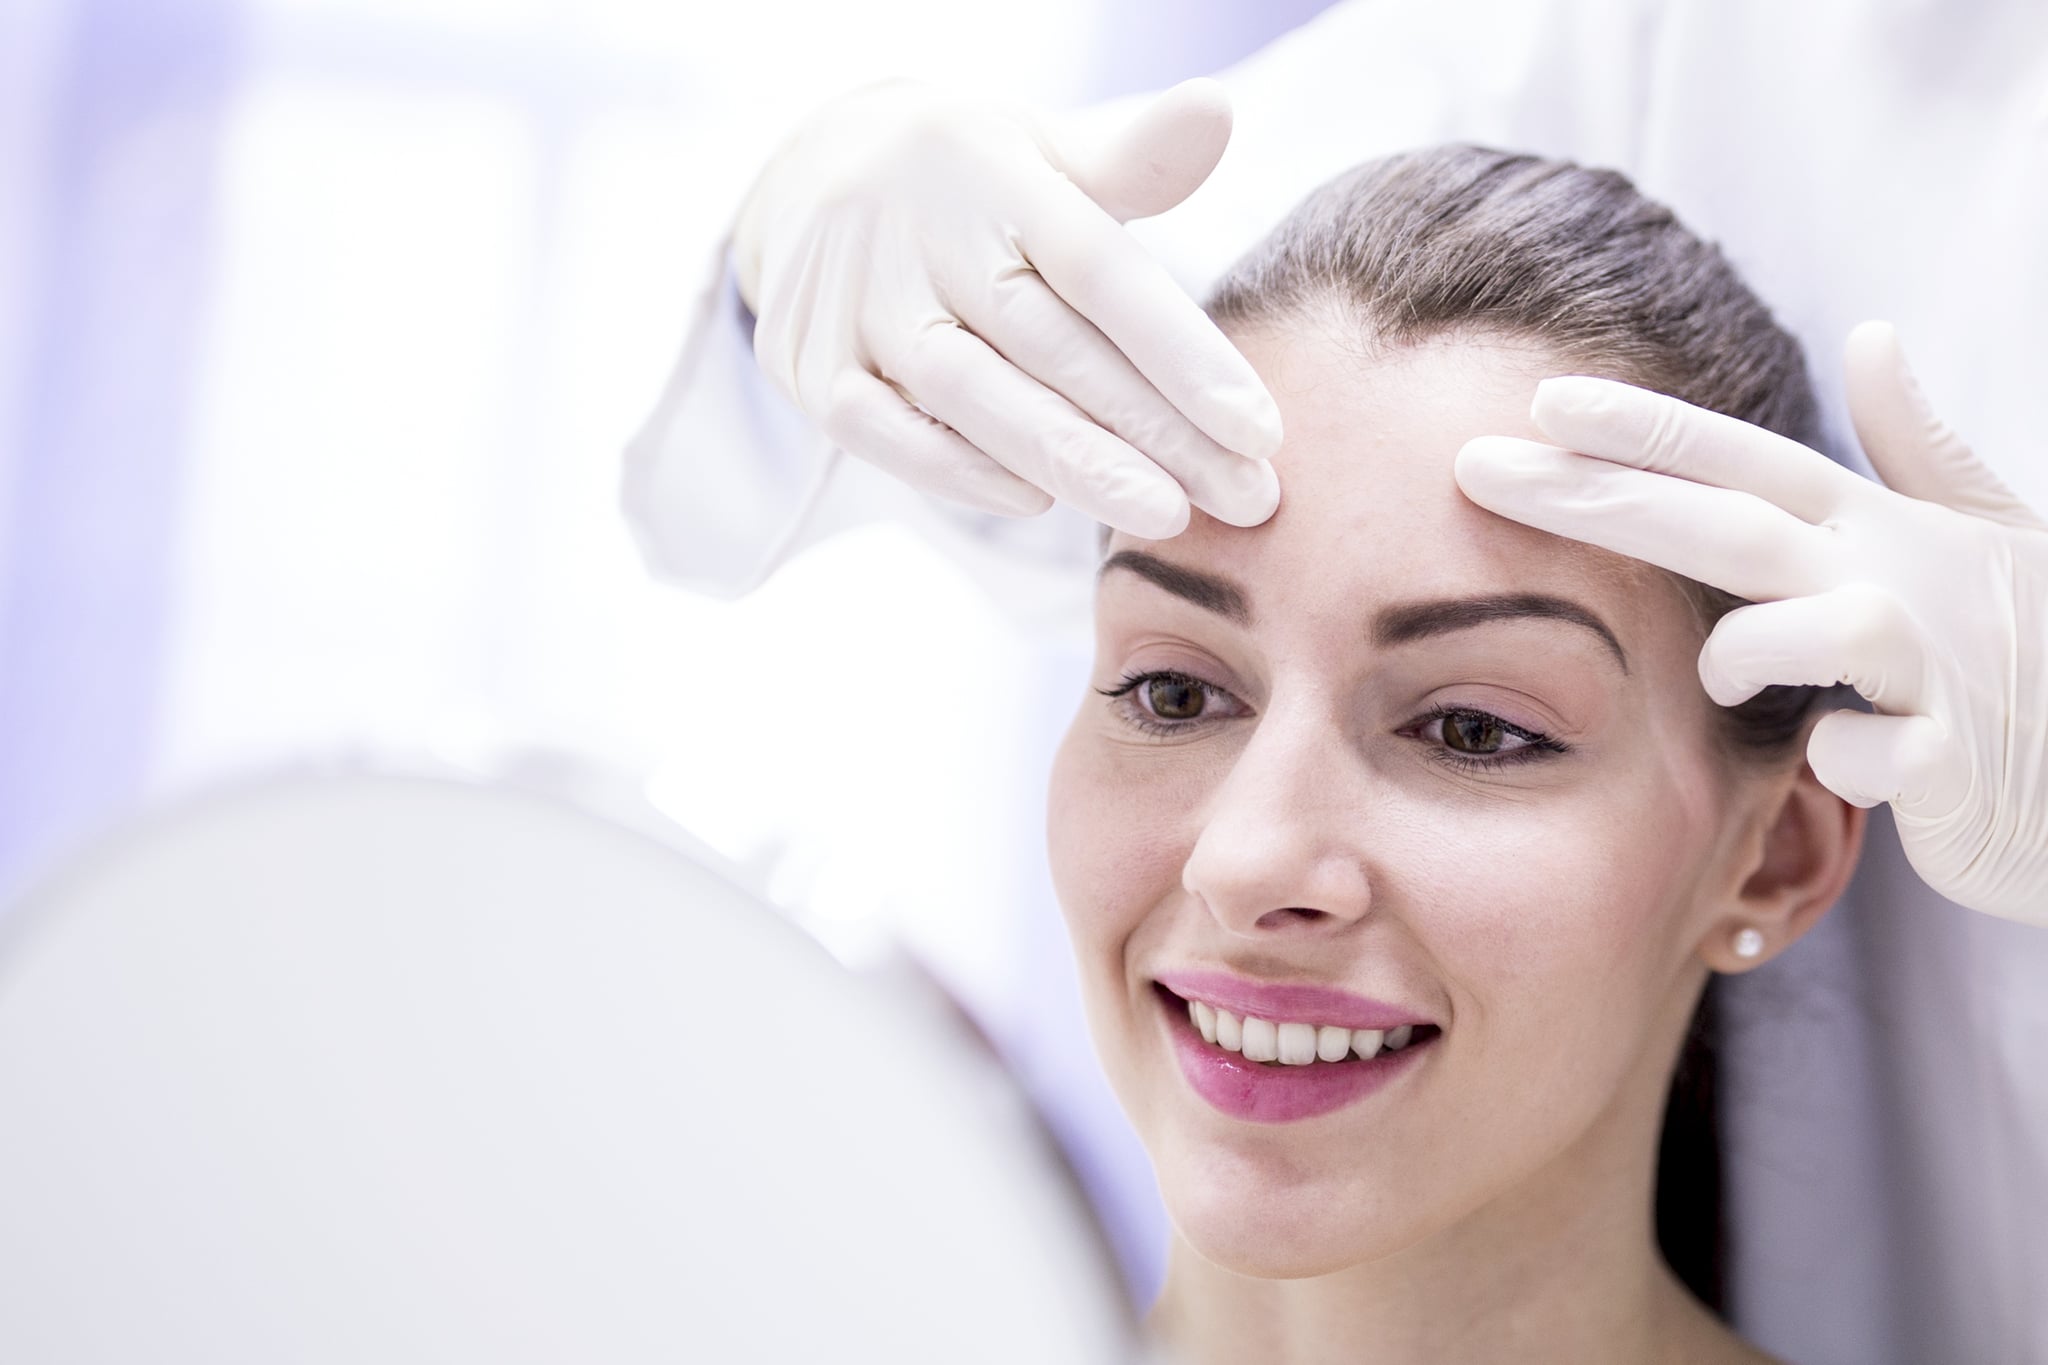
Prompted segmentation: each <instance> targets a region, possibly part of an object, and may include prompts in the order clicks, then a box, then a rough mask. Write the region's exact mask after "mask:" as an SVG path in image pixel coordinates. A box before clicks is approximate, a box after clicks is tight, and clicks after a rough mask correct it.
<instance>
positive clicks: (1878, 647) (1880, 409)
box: [1457, 322, 2048, 924]
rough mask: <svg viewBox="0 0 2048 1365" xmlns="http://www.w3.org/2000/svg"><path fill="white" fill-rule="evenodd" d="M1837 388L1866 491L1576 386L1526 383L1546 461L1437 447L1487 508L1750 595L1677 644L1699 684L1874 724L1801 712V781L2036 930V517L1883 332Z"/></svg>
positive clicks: (1648, 399)
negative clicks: (1805, 720)
mask: <svg viewBox="0 0 2048 1365" xmlns="http://www.w3.org/2000/svg"><path fill="white" fill-rule="evenodd" d="M1847 379H1848V392H1849V407H1850V413H1851V416H1852V418H1853V420H1854V421H1855V424H1856V434H1857V436H1858V438H1859V439H1860V440H1861V441H1862V443H1863V448H1864V450H1865V452H1866V453H1867V454H1868V455H1869V457H1870V462H1871V465H1872V467H1874V468H1875V469H1876V470H1877V472H1878V474H1879V476H1880V477H1881V478H1883V480H1884V481H1885V483H1886V484H1889V485H1890V487H1889V488H1887V487H1883V486H1880V485H1878V484H1875V483H1872V482H1870V481H1868V480H1865V479H1863V478H1860V477H1858V476H1857V475H1855V474H1854V473H1852V472H1850V471H1849V470H1847V469H1844V468H1843V467H1841V466H1840V465H1837V464H1835V463H1834V462H1832V461H1830V460H1828V459H1827V458H1826V457H1824V456H1822V455H1820V454H1819V453H1818V452H1816V451H1812V450H1809V449H1807V448H1806V447H1805V446H1802V445H1800V444H1798V443H1797V442H1795V441H1791V440H1787V439H1785V438H1784V437H1781V436H1776V435H1773V434H1772V433H1770V432H1767V431H1764V430H1762V429H1760V428H1758V427H1754V426H1750V425H1748V424H1747V423H1744V422H1739V421H1736V420H1734V419H1733V418H1729V417H1724V416H1721V415H1719V414H1717V413H1711V412H1706V411H1703V410H1701V409H1699V408H1695V407H1692V406H1690V405H1688V404H1685V403H1681V402H1679V401H1678V400H1676V399H1673V398H1667V397H1664V396H1662V395H1660V394H1654V393H1650V392H1648V391H1646V390H1642V389H1636V388H1631V387H1629V386H1628V385H1625V384H1617V383H1613V382H1611V381H1608V380H1600V379H1588V378H1583V377H1566V378H1558V379H1549V380H1545V381H1544V382H1543V384H1542V385H1541V386H1539V388H1538V389H1537V394H1536V400H1535V403H1534V405H1533V407H1532V409H1531V415H1532V416H1533V418H1534V419H1535V422H1536V425H1537V426H1538V427H1539V428H1540V429H1541V430H1542V431H1543V433H1544V435H1545V436H1547V437H1549V438H1550V439H1551V440H1552V441H1555V442H1557V445H1558V446H1561V447H1569V449H1568V450H1567V449H1559V448H1557V447H1553V446H1547V445H1541V444H1538V443H1535V442H1530V441H1520V440H1514V439H1510V438H1506V437H1494V436H1489V437H1482V438H1480V439H1479V440H1476V441H1473V442H1471V443H1470V444H1468V445H1467V446H1466V447H1465V448H1464V449H1463V450H1461V451H1460V452H1459V453H1458V459H1457V479H1458V483H1459V486H1460V487H1462V488H1463V489H1464V490H1465V493H1466V495H1467V496H1468V497H1470V498H1471V499H1472V500H1473V501H1474V502H1477V503H1478V504H1480V505H1481V506H1482V507H1487V508H1490V509H1491V510H1493V511H1495V512H1498V513H1500V514H1501V515H1502V516H1507V517H1512V518H1514V519H1515V520H1517V521H1521V522H1526V523H1528V524H1529V525H1531V526H1535V527H1539V528H1541V529H1543V530H1545V531H1552V532H1555V533H1556V534H1558V535H1563V536H1570V537H1572V538H1573V539H1575V540H1583V541H1587V542H1590V543H1591V544H1594V545H1599V546H1603V547H1605V548H1607V549H1609V550H1615V551H1618V552H1619V553H1621V554H1625V555H1632V556H1634V557H1635V558H1637V559H1643V560H1647V561H1649V562H1650V563H1652V564H1657V565H1661V566H1662V567H1664V568H1667V569H1671V570H1674V571H1675V572H1678V573H1681V574H1684V575H1685V576H1687V577H1688V578H1694V579H1698V580H1699V581H1701V582H1704V583H1710V584H1712V585H1714V586H1715V587H1719V588H1722V589H1725V590H1727V591H1728V592H1732V593H1734V594H1736V595H1737V596H1739V597H1745V598H1749V599H1751V600H1752V601H1754V602H1756V603H1757V604H1758V605H1755V606H1745V607H1740V608H1737V609H1736V610H1735V611H1732V612H1730V613H1729V614H1728V615H1727V616H1726V617H1724V618H1723V619H1722V620H1721V622H1720V623H1719V624H1718V625H1717V626H1716V627H1715V628H1714V631H1713V633H1712V634H1711V635H1710V636H1709V637H1708V639H1707V642H1706V646H1705V648H1704V649H1702V650H1701V651H1700V659H1699V669H1700V681H1701V682H1702V683H1704V684H1705V685H1706V689H1707V692H1708V694H1709V695H1710V696H1712V697H1713V699H1714V700H1715V701H1717V702H1719V703H1721V704H1722V705H1724V706H1733V705H1735V704H1737V703H1739V702H1742V701H1744V700H1746V699H1747V698H1749V697H1751V696H1754V695H1755V694H1756V693H1757V692H1758V691H1759V690H1761V689H1762V688H1764V687H1766V686H1768V685H1772V684H1829V683H1837V682H1845V683H1849V684H1851V685H1852V686H1854V687H1855V688H1856V690H1857V691H1858V692H1860V693H1862V694H1863V695H1864V696H1865V697H1867V698H1868V699H1869V700H1870V702H1871V704H1872V705H1873V707H1874V708H1875V710H1876V714H1869V713H1865V712H1862V711H1854V710H1840V711H1836V712H1834V713H1832V714H1830V715H1828V716H1825V717H1823V718H1822V719H1821V720H1820V722H1819V723H1818V724H1817V725H1816V726H1815V727H1814V730H1813V734H1812V738H1811V740H1810V741H1809V743H1808V745H1807V761H1808V763H1810V764H1811V765H1812V768H1813V772H1814V776H1815V777H1817V778H1819V779H1820V781H1821V782H1822V783H1823V784H1825V785H1826V786H1827V787H1828V789H1829V790H1831V791H1833V792H1835V793H1836V794H1837V795H1839V796H1841V797H1842V798H1843V799H1844V800H1847V801H1851V802H1854V803H1855V804H1857V805H1859V806H1874V805H1876V804H1877V803H1878V802H1880V801H1889V802H1891V803H1892V807H1893V811H1894V813H1895V815H1896V823H1897V826H1898V831H1899V839H1900V842H1901V843H1902V844H1903V845H1904V846H1905V851H1906V856H1907V857H1908V858H1910V859H1911V860H1912V863H1913V867H1914V868H1915V870H1917V871H1918V872H1919V873H1920V875H1921V876H1922V877H1923V878H1925V879H1926V881H1927V884H1928V885H1929V886H1931V887H1933V888H1934V889H1935V890H1936V891H1938V892H1940V893H1941V894H1942V895H1943V896H1946V897H1947V898H1949V899H1950V900H1952V901H1955V902H1957V903H1959V904H1962V905H1966V906H1970V907H1972V908H1974V909H1977V910H1982V911H1985V912H1986V913H1988V914H1993V915H1999V916H2003V917H2005V918H2008V919H2015V920H2022V921H2027V922H2030V923H2034V924H2048V522H2043V520H2042V519H2041V518H2040V517H2039V516H2038V515H2036V514H2035V513H2034V512H2033V511H2031V510H2030V509H2029V508H2028V507H2027V506H2026V505H2025V504H2023V503H2021V502H2020V501H2019V499H2018V498H2016V497H2014V496H2013V494H2012V493H2011V492H2010V491H2009V490H2008V489H2007V488H2006V487H2005V485H2004V484H2002V483H2000V482H1999V480H1998V478H1997V477H1996V476H1995V475H1993V474H1992V473H1991V472H1990V471H1989V470H1988V469H1986V468H1985V467H1984V466H1983V465H1982V464H1979V463H1978V462H1977V459H1976V457H1975V456H1973V455H1972V454H1971V453H1970V450H1969V448H1968V447H1967V446H1965V445H1964V444H1963V442H1962V441H1961V440H1960V439H1958V438H1957V437H1956V435H1955V434H1954V433H1953V432H1951V431H1950V430H1949V429H1948V428H1947V427H1946V426H1945V425H1943V424H1942V422H1941V421H1940V419H1938V418H1937V417H1936V416H1935V415H1934V413H1933V411H1932V410H1931V409H1930V408H1929V407H1928V404H1927V401H1926V399H1925V398H1924V397H1923V396H1922V394H1921V392H1920V388H1919V386H1918V384H1916V383H1915V382H1914V379H1913V376H1912V373H1911V372H1910V371H1909V370H1908V369H1907V367H1906V360H1905V356H1904V354H1903V353H1902V352H1901V351H1900V349H1899V343H1898V338H1897V336H1896V335H1895V334H1894V332H1893V331H1892V328H1891V326H1890V325H1889V324H1887V323H1881V322H1866V323H1864V324H1863V325H1862V326H1860V327H1858V328H1857V329H1856V330H1855V331H1854V332H1853V333H1851V334H1850V337H1849V343H1848V348H1847ZM1572 452H1582V453H1572ZM2042 454H2043V456H2044V458H2048V450H2044V451H2043V452H2042ZM1595 457H1598V458H1595ZM1631 466H1633V467H1631Z"/></svg>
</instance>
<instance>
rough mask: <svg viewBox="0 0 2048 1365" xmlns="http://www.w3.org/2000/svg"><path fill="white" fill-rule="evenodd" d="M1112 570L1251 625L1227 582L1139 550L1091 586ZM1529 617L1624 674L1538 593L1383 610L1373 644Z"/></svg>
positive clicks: (1568, 610)
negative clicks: (1559, 628) (1571, 636)
mask: <svg viewBox="0 0 2048 1365" xmlns="http://www.w3.org/2000/svg"><path fill="white" fill-rule="evenodd" d="M1111 569H1125V570H1128V571H1129V572H1131V573H1134V574H1136V575H1138V576H1139V577H1140V578H1143V579H1147V580H1149V581H1150V582H1152V583H1155V584H1157V585H1158V586H1159V587H1162V588H1164V589H1165V590H1166V591H1168V592H1170V593H1172V594H1173V595H1174V596H1175V597H1179V598H1183V599H1185V600H1186V601H1189V602H1192V603H1194V604H1195V605H1196V606H1198V607H1201V608H1202V609H1204V610H1205V611H1211V612H1214V613H1215V614H1216V615H1218V616H1221V617H1222V618H1223V619H1224V620H1226V621H1229V622H1231V623H1232V624H1234V625H1238V626H1246V627H1248V626H1250V625H1251V624H1252V620H1253V617H1252V607H1251V599H1250V598H1249V597H1247V596H1246V595H1245V591H1244V589H1242V588H1240V587H1238V586H1237V584H1235V583H1233V582H1231V581H1230V580H1229V579H1227V578H1219V577H1217V576H1216V575H1214V574H1207V573H1203V572H1202V571H1201V570H1199V569H1190V568H1188V567H1187V566H1185V565H1182V564H1173V563H1170V562H1168V561H1167V560H1164V559H1161V558H1159V557H1158V556H1157V555H1150V554H1146V553H1145V552H1144V551H1143V550H1119V551H1117V552H1116V553H1115V554H1113V555H1111V556H1110V557H1109V558H1108V559H1106V560H1104V561H1103V562H1102V567H1101V568H1100V569H1099V570H1097V571H1096V575H1095V578H1096V581H1097V582H1098V583H1099V582H1101V581H1102V579H1103V577H1104V576H1105V575H1106V574H1108V573H1109V571H1110V570H1111ZM1530 618H1535V619H1539V620H1550V621H1563V622H1565V623H1567V624H1568V625H1574V626H1578V627H1580V628H1582V629H1584V630H1589V631H1591V632H1592V633H1593V634H1595V635H1597V636H1599V637H1600V642H1601V643H1602V644H1604V645H1606V646H1607V648H1608V651H1609V652H1610V653H1612V654H1613V655H1614V660H1615V662H1616V663H1618V664H1620V665H1621V671H1622V672H1624V673H1626V672H1628V671H1629V667H1628V651H1627V650H1625V649H1623V648H1622V647H1621V641H1620V640H1619V639H1617V638H1616V637H1615V634H1614V632H1613V631H1612V630H1611V629H1609V628H1608V625H1607V623H1606V622H1605V621H1603V620H1601V619H1600V618H1599V617H1598V616H1596V615H1594V614H1593V613H1592V612H1591V611H1589V610H1587V609H1586V608H1585V607H1582V606H1580V605H1579V604H1578V603H1577V602H1574V601H1572V600H1570V599H1569V598H1564V597H1552V596H1551V595H1549V594H1548V593H1540V592H1508V593H1487V594H1482V595H1480V596H1476V597H1446V598H1439V599H1436V600H1433V601H1427V602H1408V603H1403V604H1401V605H1399V606H1393V607H1382V608H1381V609H1380V610H1379V611H1378V612H1376V613H1375V614H1374V615H1373V618H1372V641H1373V643H1374V644H1376V645H1380V646H1383V647H1384V646H1391V645H1405V644H1411V643H1413V642H1414V641H1417V640H1423V639H1427V638H1429V637H1430V636H1433V635H1446V634H1449V633H1451V632H1452V631H1459V630H1469V629H1471V628H1472V627H1474V626H1483V625H1487V624H1489V623H1491V622H1494V621H1516V620H1526V619H1530Z"/></svg>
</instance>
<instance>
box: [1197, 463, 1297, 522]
mask: <svg viewBox="0 0 2048 1365" xmlns="http://www.w3.org/2000/svg"><path fill="white" fill-rule="evenodd" d="M1231 478H1232V481H1233V483H1235V484H1236V487H1234V488H1232V489H1231V490H1230V492H1229V493H1228V495H1227V496H1226V497H1225V499H1224V500H1223V501H1221V502H1217V501H1216V500H1215V498H1214V497H1213V496H1212V497H1211V499H1210V501H1211V502H1215V505H1214V506H1211V505H1210V504H1209V503H1203V504H1201V507H1202V510H1203V511H1204V512H1207V513H1208V514H1209V515H1210V516H1212V517H1214V518H1215V519H1216V520H1218V521H1220V522H1222V523H1223V524H1224V525H1226V526H1260V525H1263V524H1265V523H1266V522H1267V521H1268V520H1270V519H1271V518H1272V516H1273V513H1274V512H1276V511H1278V510H1279V508H1280V476H1279V474H1277V473H1276V472H1275V471H1274V469H1273V465H1272V462H1271V461H1269V460H1245V461H1243V462H1242V467H1241V468H1240V469H1239V470H1238V471H1236V472H1235V473H1233V475H1232V476H1231Z"/></svg>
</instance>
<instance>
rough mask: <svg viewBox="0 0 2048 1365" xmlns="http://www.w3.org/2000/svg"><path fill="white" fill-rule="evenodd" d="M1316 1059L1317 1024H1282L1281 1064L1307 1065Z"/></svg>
mask: <svg viewBox="0 0 2048 1365" xmlns="http://www.w3.org/2000/svg"><path fill="white" fill-rule="evenodd" d="M1315 1059H1316V1026H1315V1025H1314V1024H1282V1025H1281V1026H1280V1064H1281V1065H1282V1066H1307V1065H1308V1064H1309V1063H1310V1062H1312V1061H1314V1060H1315Z"/></svg>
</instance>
